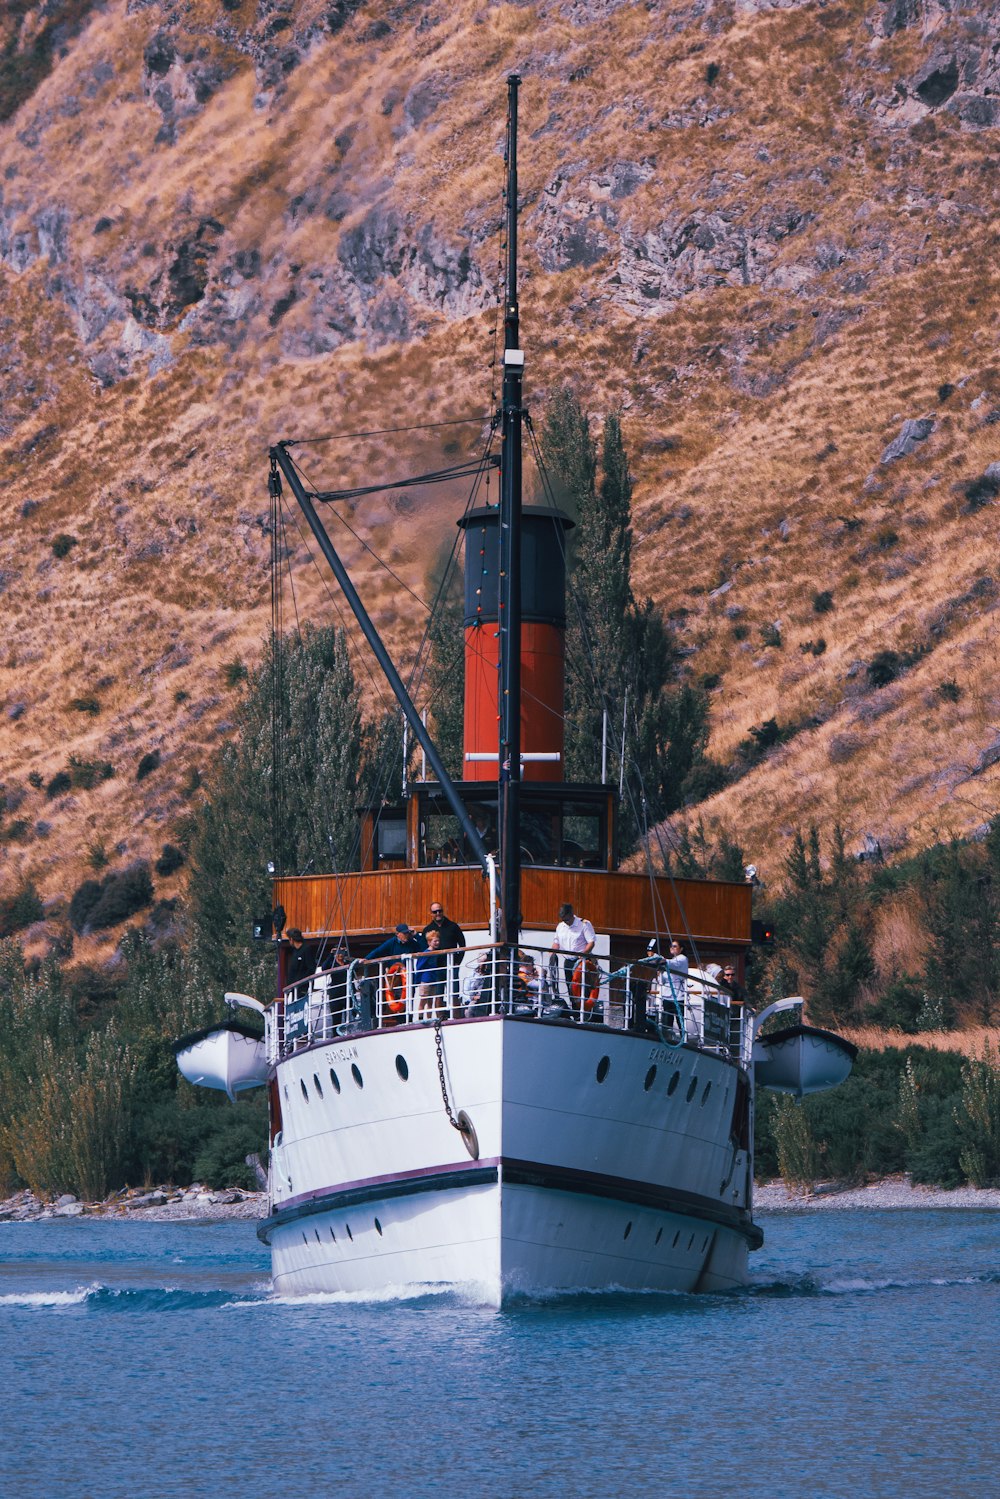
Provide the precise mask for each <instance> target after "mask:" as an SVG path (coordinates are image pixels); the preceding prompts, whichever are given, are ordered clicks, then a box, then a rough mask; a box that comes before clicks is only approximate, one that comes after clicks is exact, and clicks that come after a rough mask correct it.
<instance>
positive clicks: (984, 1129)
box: [956, 1041, 1000, 1187]
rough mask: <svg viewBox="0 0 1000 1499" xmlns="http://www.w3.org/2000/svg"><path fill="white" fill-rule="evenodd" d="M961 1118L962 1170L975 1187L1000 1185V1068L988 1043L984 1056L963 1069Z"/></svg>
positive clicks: (973, 1058) (970, 1062) (958, 1112)
mask: <svg viewBox="0 0 1000 1499" xmlns="http://www.w3.org/2000/svg"><path fill="white" fill-rule="evenodd" d="M956 1112H957V1118H958V1125H959V1132H960V1134H961V1137H962V1147H961V1152H960V1160H961V1165H962V1170H963V1171H964V1172H965V1175H966V1176H967V1177H968V1179H969V1181H970V1182H971V1183H972V1185H973V1186H974V1187H995V1186H998V1185H1000V1068H998V1067H997V1066H996V1063H995V1062H994V1059H993V1049H992V1047H991V1046H990V1043H989V1042H988V1041H987V1042H986V1043H985V1045H984V1047H983V1054H982V1057H970V1058H969V1059H967V1060H966V1062H965V1063H964V1065H963V1067H962V1097H961V1103H960V1106H959V1108H958V1110H957V1111H956Z"/></svg>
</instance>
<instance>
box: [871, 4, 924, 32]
mask: <svg viewBox="0 0 1000 1499" xmlns="http://www.w3.org/2000/svg"><path fill="white" fill-rule="evenodd" d="M923 11H924V0H889V4H888V5H887V6H886V8H885V10H884V11H883V13H882V19H881V22H880V23H879V28H878V29H879V31H880V32H881V34H882V36H893V35H894V34H895V33H896V32H897V31H903V30H904V29H905V28H906V27H907V26H912V25H913V23H914V22H915V21H918V20H919V19H920V17H921V16H922V15H923Z"/></svg>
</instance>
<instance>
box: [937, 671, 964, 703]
mask: <svg viewBox="0 0 1000 1499" xmlns="http://www.w3.org/2000/svg"><path fill="white" fill-rule="evenodd" d="M937 695H938V697H939V698H942V699H943V701H944V702H946V703H957V702H958V700H959V698H960V697H961V696H962V689H961V687H959V685H958V683H957V682H956V681H955V678H954V677H947V678H946V679H945V680H944V681H943V682H939V683H938V688H937Z"/></svg>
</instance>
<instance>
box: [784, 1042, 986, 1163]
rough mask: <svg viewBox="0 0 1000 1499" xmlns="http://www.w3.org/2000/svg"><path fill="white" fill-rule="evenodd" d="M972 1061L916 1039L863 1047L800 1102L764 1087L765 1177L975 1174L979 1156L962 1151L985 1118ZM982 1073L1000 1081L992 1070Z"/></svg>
mask: <svg viewBox="0 0 1000 1499" xmlns="http://www.w3.org/2000/svg"><path fill="white" fill-rule="evenodd" d="M968 1065H969V1064H967V1063H963V1059H962V1057H960V1056H959V1055H957V1054H956V1053H954V1052H941V1051H929V1050H924V1049H922V1048H919V1047H910V1048H908V1049H907V1050H906V1051H899V1050H894V1049H888V1050H886V1051H861V1052H860V1053H859V1054H858V1057H857V1060H856V1061H855V1063H854V1067H853V1070H852V1072H851V1075H850V1077H849V1078H848V1079H847V1081H846V1082H845V1083H842V1084H841V1085H840V1087H839V1088H833V1089H831V1090H830V1091H829V1092H828V1093H817V1094H814V1095H813V1096H812V1097H810V1098H806V1099H804V1100H803V1101H802V1102H801V1103H796V1102H794V1101H793V1100H791V1099H788V1098H783V1097H781V1096H780V1095H777V1096H776V1095H775V1094H773V1093H768V1092H767V1091H766V1090H763V1089H762V1090H761V1091H760V1092H759V1093H758V1095H757V1113H756V1144H757V1157H756V1169H757V1174H758V1176H759V1177H762V1178H764V1177H768V1176H774V1175H778V1174H780V1175H781V1176H783V1177H784V1178H785V1180H787V1181H789V1182H793V1183H796V1184H799V1185H808V1184H809V1183H810V1182H811V1181H816V1180H836V1181H865V1180H866V1179H869V1178H871V1177H875V1176H888V1175H892V1174H893V1173H896V1172H900V1171H908V1172H909V1173H910V1174H911V1176H912V1177H913V1179H914V1180H915V1181H918V1182H927V1183H936V1184H938V1185H940V1186H945V1187H957V1186H960V1185H961V1184H962V1182H963V1181H965V1180H969V1181H973V1180H974V1178H973V1176H972V1172H971V1170H970V1169H969V1167H970V1166H971V1165H972V1162H971V1161H970V1162H963V1161H962V1160H960V1157H961V1155H962V1150H963V1141H965V1140H971V1139H972V1137H973V1135H976V1134H977V1132H978V1131H979V1129H980V1125H981V1114H980V1113H979V1112H977V1103H976V1101H974V1100H973V1099H972V1098H971V1097H967V1096H966V1090H965V1089H964V1087H963V1076H964V1074H965V1072H966V1070H967V1067H968ZM985 1076H986V1077H987V1079H992V1086H993V1087H994V1088H997V1089H1000V1083H998V1074H997V1073H996V1072H995V1070H994V1071H991V1072H989V1073H988V1074H986V1075H985ZM980 1086H982V1084H980ZM998 1139H1000V1136H998Z"/></svg>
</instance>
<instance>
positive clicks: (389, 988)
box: [384, 963, 406, 1015]
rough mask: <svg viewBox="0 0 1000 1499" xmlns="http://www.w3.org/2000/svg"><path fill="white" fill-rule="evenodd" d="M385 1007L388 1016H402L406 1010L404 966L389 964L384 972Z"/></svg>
mask: <svg viewBox="0 0 1000 1499" xmlns="http://www.w3.org/2000/svg"><path fill="white" fill-rule="evenodd" d="M384 981H385V995H386V1002H385V1007H386V1009H387V1010H388V1012H389V1014H390V1015H402V1014H403V1012H404V1011H405V1009H406V966H405V964H403V963H390V964H389V967H388V968H387V969H386V970H385V974H384Z"/></svg>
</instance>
